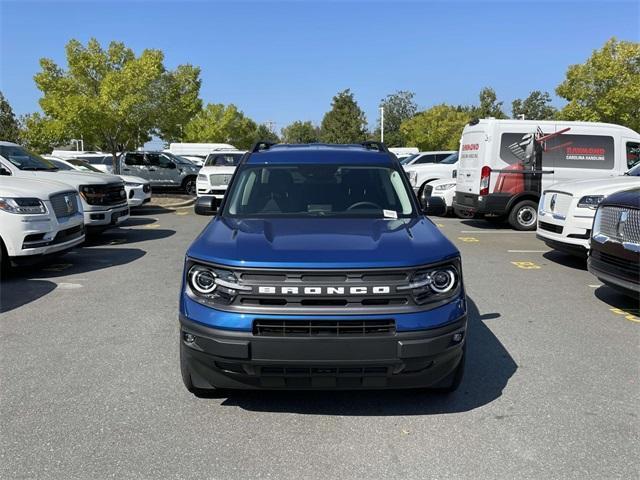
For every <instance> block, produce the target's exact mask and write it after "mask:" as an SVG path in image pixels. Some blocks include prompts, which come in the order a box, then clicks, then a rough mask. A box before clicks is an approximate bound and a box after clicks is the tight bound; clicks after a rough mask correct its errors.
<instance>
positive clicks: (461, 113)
mask: <svg viewBox="0 0 640 480" xmlns="http://www.w3.org/2000/svg"><path fill="white" fill-rule="evenodd" d="M470 118H471V115H470V112H469V111H468V109H465V108H464V107H454V106H452V105H446V104H444V103H443V104H440V105H436V106H434V107H431V108H429V109H428V110H425V111H424V112H421V113H418V114H417V115H415V116H414V117H412V118H410V119H409V120H405V121H404V122H402V125H401V126H400V131H401V132H402V135H404V137H405V139H406V141H407V144H408V145H412V146H416V147H418V148H419V149H420V150H426V151H429V150H457V149H458V142H459V141H460V135H462V129H463V128H464V126H465V125H466V124H467V122H468V121H469V120H470Z"/></svg>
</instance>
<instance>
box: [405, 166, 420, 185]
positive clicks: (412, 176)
mask: <svg viewBox="0 0 640 480" xmlns="http://www.w3.org/2000/svg"><path fill="white" fill-rule="evenodd" d="M407 175H408V177H409V183H410V184H411V186H412V187H415V186H416V184H417V183H418V172H416V171H415V170H409V171H408V172H407Z"/></svg>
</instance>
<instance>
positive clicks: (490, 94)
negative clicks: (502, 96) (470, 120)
mask: <svg viewBox="0 0 640 480" xmlns="http://www.w3.org/2000/svg"><path fill="white" fill-rule="evenodd" d="M479 99H480V104H479V105H478V106H477V107H471V115H472V116H473V117H476V118H489V117H493V118H507V116H506V115H505V113H504V112H503V111H502V103H503V102H498V97H497V95H496V91H495V90H494V89H493V88H491V87H484V88H483V89H482V90H480V95H479Z"/></svg>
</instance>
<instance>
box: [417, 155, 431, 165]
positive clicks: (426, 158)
mask: <svg viewBox="0 0 640 480" xmlns="http://www.w3.org/2000/svg"><path fill="white" fill-rule="evenodd" d="M415 163H433V155H423V156H421V157H420V158H419V159H418V160H416V161H415Z"/></svg>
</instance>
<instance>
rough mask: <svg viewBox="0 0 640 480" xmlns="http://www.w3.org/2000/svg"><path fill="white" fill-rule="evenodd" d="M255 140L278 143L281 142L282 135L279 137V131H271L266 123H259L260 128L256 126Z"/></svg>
mask: <svg viewBox="0 0 640 480" xmlns="http://www.w3.org/2000/svg"><path fill="white" fill-rule="evenodd" d="M254 141H256V142H257V141H265V142H271V143H278V142H280V137H278V134H277V133H275V132H273V131H271V130H270V129H269V127H267V126H266V125H265V124H264V123H261V124H260V125H258V128H256V133H255V137H254Z"/></svg>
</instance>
